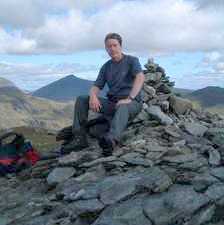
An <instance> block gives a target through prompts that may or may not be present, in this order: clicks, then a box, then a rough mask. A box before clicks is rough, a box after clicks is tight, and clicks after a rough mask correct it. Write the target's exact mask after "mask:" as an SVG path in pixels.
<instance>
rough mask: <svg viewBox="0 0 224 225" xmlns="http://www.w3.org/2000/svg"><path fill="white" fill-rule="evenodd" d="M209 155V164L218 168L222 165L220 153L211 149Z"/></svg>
mask: <svg viewBox="0 0 224 225" xmlns="http://www.w3.org/2000/svg"><path fill="white" fill-rule="evenodd" d="M208 153H209V160H208V161H209V164H210V165H212V166H218V165H220V163H221V155H220V153H219V151H217V150H216V149H210V150H209V151H208Z"/></svg>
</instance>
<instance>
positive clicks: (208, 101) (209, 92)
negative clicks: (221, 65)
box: [187, 86, 224, 107]
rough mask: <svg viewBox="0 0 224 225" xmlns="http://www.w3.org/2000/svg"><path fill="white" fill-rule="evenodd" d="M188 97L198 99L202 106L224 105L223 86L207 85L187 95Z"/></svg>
mask: <svg viewBox="0 0 224 225" xmlns="http://www.w3.org/2000/svg"><path fill="white" fill-rule="evenodd" d="M187 97H188V98H190V99H192V100H196V101H198V102H199V103H200V104H201V105H202V106H203V107H213V106H217V105H219V106H220V105H222V106H224V88H221V87H216V86H208V87H205V88H202V89H199V90H196V91H193V92H191V93H190V94H188V95H187Z"/></svg>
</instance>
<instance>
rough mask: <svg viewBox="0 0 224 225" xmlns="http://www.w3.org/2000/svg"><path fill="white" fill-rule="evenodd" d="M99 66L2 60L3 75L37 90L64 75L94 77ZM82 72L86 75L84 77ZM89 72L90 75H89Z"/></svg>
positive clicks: (20, 85)
mask: <svg viewBox="0 0 224 225" xmlns="http://www.w3.org/2000/svg"><path fill="white" fill-rule="evenodd" d="M97 70H98V68H96V66H93V65H85V66H84V65H81V64H79V63H73V64H72V63H63V64H42V65H35V64H30V63H17V64H15V63H9V62H0V71H1V74H0V75H1V77H4V78H6V79H8V80H10V81H13V82H15V84H16V85H17V86H18V87H20V88H21V89H24V90H35V89H38V88H40V87H42V86H44V85H46V84H49V83H51V82H53V81H55V80H58V79H60V78H62V77H64V76H67V75H70V74H74V75H75V76H77V77H82V78H84V79H92V78H93V75H94V76H95V75H96V73H97ZM82 74H85V75H86V76H85V77H83V76H82ZM88 74H89V76H88Z"/></svg>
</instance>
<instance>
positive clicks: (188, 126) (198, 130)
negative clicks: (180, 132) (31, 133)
mask: <svg viewBox="0 0 224 225" xmlns="http://www.w3.org/2000/svg"><path fill="white" fill-rule="evenodd" d="M184 128H185V130H186V131H187V132H188V133H189V134H192V135H194V136H198V137H202V136H203V135H204V134H205V132H206V131H207V130H208V128H207V127H205V126H203V125H201V124H198V123H184Z"/></svg>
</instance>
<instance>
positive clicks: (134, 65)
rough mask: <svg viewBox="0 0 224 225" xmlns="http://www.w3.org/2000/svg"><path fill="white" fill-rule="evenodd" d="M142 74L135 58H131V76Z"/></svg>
mask: <svg viewBox="0 0 224 225" xmlns="http://www.w3.org/2000/svg"><path fill="white" fill-rule="evenodd" d="M140 72H142V66H141V64H140V62H139V59H138V58H137V57H133V58H132V61H131V74H132V76H133V77H135V76H136V75H137V74H138V73H140Z"/></svg>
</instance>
